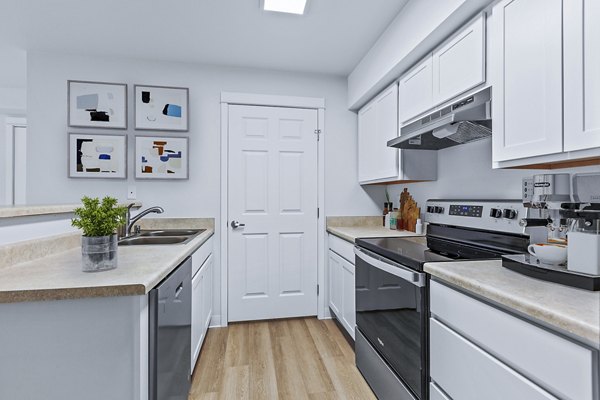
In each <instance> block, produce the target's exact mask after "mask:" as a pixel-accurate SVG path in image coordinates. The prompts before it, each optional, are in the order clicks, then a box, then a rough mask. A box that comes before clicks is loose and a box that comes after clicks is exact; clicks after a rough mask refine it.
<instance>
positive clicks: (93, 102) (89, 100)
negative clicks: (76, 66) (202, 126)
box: [67, 80, 127, 129]
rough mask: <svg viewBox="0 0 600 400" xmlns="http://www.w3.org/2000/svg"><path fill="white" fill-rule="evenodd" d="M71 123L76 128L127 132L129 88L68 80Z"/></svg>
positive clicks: (104, 83)
mask: <svg viewBox="0 0 600 400" xmlns="http://www.w3.org/2000/svg"><path fill="white" fill-rule="evenodd" d="M67 123H68V126H69V127H72V128H103V129H127V84H125V83H110V82H92V81H76V80H68V81H67Z"/></svg>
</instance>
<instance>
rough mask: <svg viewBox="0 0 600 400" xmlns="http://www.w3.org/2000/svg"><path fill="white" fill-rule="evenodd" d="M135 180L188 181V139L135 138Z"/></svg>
mask: <svg viewBox="0 0 600 400" xmlns="http://www.w3.org/2000/svg"><path fill="white" fill-rule="evenodd" d="M134 150H135V151H134V154H135V160H134V168H135V172H134V178H135V179H168V180H185V179H189V162H190V158H189V138H187V137H171V136H136V137H135V149H134Z"/></svg>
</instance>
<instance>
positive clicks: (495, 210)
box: [490, 208, 502, 218]
mask: <svg viewBox="0 0 600 400" xmlns="http://www.w3.org/2000/svg"><path fill="white" fill-rule="evenodd" d="M490 217H492V218H502V210H501V209H499V208H492V209H491V210H490Z"/></svg>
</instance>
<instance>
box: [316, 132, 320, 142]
mask: <svg viewBox="0 0 600 400" xmlns="http://www.w3.org/2000/svg"><path fill="white" fill-rule="evenodd" d="M315 135H317V142H318V141H319V140H321V130H320V129H315Z"/></svg>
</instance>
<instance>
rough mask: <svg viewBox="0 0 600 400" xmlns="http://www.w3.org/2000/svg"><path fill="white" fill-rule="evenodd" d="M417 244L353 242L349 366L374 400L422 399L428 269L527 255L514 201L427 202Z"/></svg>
mask: <svg viewBox="0 0 600 400" xmlns="http://www.w3.org/2000/svg"><path fill="white" fill-rule="evenodd" d="M426 206H427V207H426V213H425V215H426V218H425V220H426V222H427V223H428V224H427V234H426V236H425V237H402V238H398V237H396V238H370V239H357V240H356V247H355V250H354V252H355V256H356V257H355V265H356V269H355V294H356V327H357V329H356V342H355V349H356V365H357V367H358V369H359V370H360V371H361V373H362V374H363V376H364V377H365V379H366V380H367V382H368V383H369V385H370V386H371V388H372V389H373V391H374V392H375V394H376V395H377V397H378V398H379V399H380V400H386V399H398V400H405V399H406V400H417V399H418V400H426V399H428V398H429V397H428V386H429V385H428V381H429V365H428V364H429V362H428V361H429V349H428V342H429V329H428V326H429V324H428V320H429V280H428V277H427V274H425V273H424V272H423V266H424V265H425V263H428V262H452V261H456V260H476V259H500V257H501V256H502V255H505V254H521V253H526V252H527V246H528V245H529V237H528V236H527V235H524V234H523V233H522V227H520V226H519V223H518V219H519V218H518V217H519V216H524V215H525V212H526V210H525V208H524V207H523V204H522V202H521V200H428V201H427V204H426Z"/></svg>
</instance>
